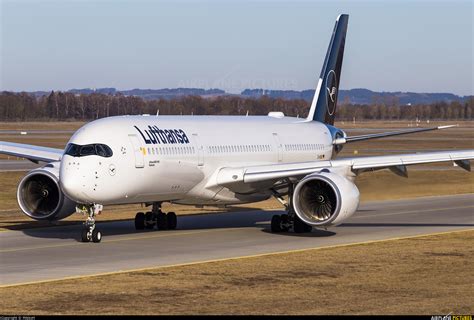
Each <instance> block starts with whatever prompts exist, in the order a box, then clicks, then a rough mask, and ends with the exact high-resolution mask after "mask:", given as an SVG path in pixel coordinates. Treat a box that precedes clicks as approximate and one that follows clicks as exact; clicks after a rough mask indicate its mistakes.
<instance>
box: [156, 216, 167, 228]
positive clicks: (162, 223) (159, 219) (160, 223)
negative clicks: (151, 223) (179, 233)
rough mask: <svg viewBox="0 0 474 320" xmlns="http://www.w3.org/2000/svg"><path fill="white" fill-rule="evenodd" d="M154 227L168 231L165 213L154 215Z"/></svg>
mask: <svg viewBox="0 0 474 320" xmlns="http://www.w3.org/2000/svg"><path fill="white" fill-rule="evenodd" d="M156 227H157V228H158V230H166V229H168V219H167V217H166V213H164V212H158V213H157V215H156Z"/></svg>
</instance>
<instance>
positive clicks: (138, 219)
mask: <svg viewBox="0 0 474 320" xmlns="http://www.w3.org/2000/svg"><path fill="white" fill-rule="evenodd" d="M177 225H178V219H177V217H176V213H174V212H168V213H165V212H163V211H161V203H153V206H152V210H151V211H148V212H147V213H143V212H138V213H137V214H136V215H135V229H136V230H144V229H149V230H152V229H153V228H154V227H155V226H156V228H157V229H158V230H175V229H176V227H177Z"/></svg>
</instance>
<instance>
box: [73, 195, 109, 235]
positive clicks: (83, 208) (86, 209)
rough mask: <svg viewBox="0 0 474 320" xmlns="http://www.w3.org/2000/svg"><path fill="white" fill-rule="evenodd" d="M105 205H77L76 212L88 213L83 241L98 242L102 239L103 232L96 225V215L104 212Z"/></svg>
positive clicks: (83, 229)
mask: <svg viewBox="0 0 474 320" xmlns="http://www.w3.org/2000/svg"><path fill="white" fill-rule="evenodd" d="M103 208H104V207H103V206H102V205H100V204H91V205H77V206H76V212H78V213H82V214H84V215H87V219H86V221H85V222H84V226H83V228H82V233H81V241H82V242H91V241H92V242H95V243H98V242H100V241H101V240H102V233H101V232H100V231H99V230H98V229H97V228H96V226H95V216H96V215H98V214H100V213H101V212H102V209H103Z"/></svg>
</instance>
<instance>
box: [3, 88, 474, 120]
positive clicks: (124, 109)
mask: <svg viewBox="0 0 474 320" xmlns="http://www.w3.org/2000/svg"><path fill="white" fill-rule="evenodd" d="M308 109H309V103H308V102H307V101H305V100H303V99H294V100H286V99H282V98H270V97H268V96H262V97H259V98H246V97H241V96H218V97H212V98H202V97H200V96H184V97H179V98H174V99H158V100H144V99H142V98H139V97H134V96H125V95H122V94H115V95H107V94H101V93H91V94H74V93H69V92H67V93H64V92H51V93H50V94H49V95H44V96H41V97H35V96H34V95H31V94H28V93H12V92H2V93H1V94H0V121H29V120H46V119H49V120H93V119H98V118H103V117H108V116H116V115H126V114H152V115H153V114H156V113H157V111H158V110H159V113H160V114H161V115H180V114H182V115H191V114H194V115H245V114H246V113H247V112H248V113H249V114H250V115H266V114H268V112H270V111H282V112H283V113H285V115H288V116H299V117H306V115H307V112H308ZM473 110H474V98H472V97H471V98H469V99H468V100H467V101H465V102H463V103H461V102H457V101H454V102H451V103H446V102H439V103H432V104H426V105H424V104H420V105H397V104H396V102H395V101H374V103H373V104H370V105H357V104H356V105H353V104H347V103H344V102H339V105H338V109H337V119H338V120H352V119H354V118H356V119H358V120H364V119H377V120H400V119H404V120H414V119H416V118H418V119H420V120H428V119H431V120H435V119H439V120H472V119H473Z"/></svg>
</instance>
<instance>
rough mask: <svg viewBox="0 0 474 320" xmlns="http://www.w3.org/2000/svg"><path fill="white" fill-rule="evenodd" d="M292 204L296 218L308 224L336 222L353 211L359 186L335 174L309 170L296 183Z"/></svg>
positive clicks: (354, 210) (339, 221) (319, 224)
mask: <svg viewBox="0 0 474 320" xmlns="http://www.w3.org/2000/svg"><path fill="white" fill-rule="evenodd" d="M293 205H294V208H295V211H296V214H297V215H298V217H299V218H300V219H301V220H303V221H304V222H306V223H307V224H309V225H311V226H314V227H317V226H332V225H337V224H340V223H341V222H342V221H343V220H345V219H347V218H349V217H350V216H352V215H353V214H354V213H355V212H356V210H357V207H358V206H359V189H357V187H356V185H355V184H354V183H353V182H352V181H350V180H348V179H347V178H345V177H343V176H341V175H339V174H336V173H333V172H329V171H322V172H320V173H313V174H310V175H308V176H306V177H304V178H303V179H302V180H301V181H300V182H299V183H298V184H297V185H296V188H295V190H294V193H293Z"/></svg>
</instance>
